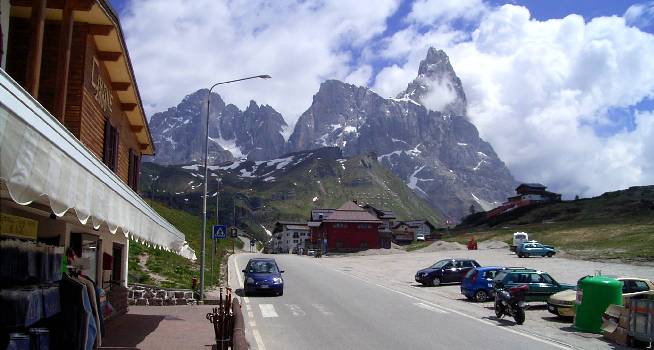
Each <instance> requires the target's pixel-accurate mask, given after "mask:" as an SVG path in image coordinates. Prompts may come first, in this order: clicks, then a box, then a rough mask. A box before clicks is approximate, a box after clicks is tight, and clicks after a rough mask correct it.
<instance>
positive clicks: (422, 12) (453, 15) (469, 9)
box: [408, 0, 488, 24]
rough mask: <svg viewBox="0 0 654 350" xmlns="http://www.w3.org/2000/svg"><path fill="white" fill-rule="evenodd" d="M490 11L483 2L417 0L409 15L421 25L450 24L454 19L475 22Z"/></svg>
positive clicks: (471, 0) (478, 0) (480, 0)
mask: <svg viewBox="0 0 654 350" xmlns="http://www.w3.org/2000/svg"><path fill="white" fill-rule="evenodd" d="M487 10H488V7H487V6H486V5H485V4H484V3H483V1H482V0H417V1H416V2H415V3H414V4H413V6H412V7H411V12H410V13H409V15H408V19H409V20H410V21H413V22H416V23H419V24H435V23H443V22H449V21H452V20H454V19H465V20H474V19H477V18H478V17H480V16H481V15H482V14H484V13H485V12H486V11H487Z"/></svg>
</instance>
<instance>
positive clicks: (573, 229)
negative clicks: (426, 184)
mask: <svg viewBox="0 0 654 350" xmlns="http://www.w3.org/2000/svg"><path fill="white" fill-rule="evenodd" d="M476 215H477V218H476V219H475V218H470V219H469V220H466V221H467V223H466V222H464V224H462V225H460V227H457V228H456V229H455V230H454V231H452V234H453V235H452V236H451V238H450V239H451V240H455V241H459V242H462V243H463V242H466V241H467V240H468V239H469V237H470V236H473V235H474V236H475V237H476V238H477V239H478V240H485V239H497V240H502V241H506V242H507V243H508V242H510V241H511V240H512V237H513V233H514V232H516V231H525V232H528V233H530V238H533V239H536V240H539V241H541V242H543V243H546V244H551V245H554V246H556V247H557V248H561V249H563V250H565V252H566V253H567V254H570V255H573V256H577V257H581V258H586V259H603V260H604V259H619V260H624V261H654V186H642V187H632V188H629V189H627V190H623V191H616V192H608V193H605V194H603V195H601V196H598V197H595V198H587V199H579V200H575V201H566V202H560V203H551V204H544V205H540V206H533V207H529V208H523V209H521V210H515V211H514V212H512V213H510V215H505V216H503V217H500V218H499V219H498V220H494V221H492V222H485V221H483V220H481V219H480V217H481V214H476Z"/></svg>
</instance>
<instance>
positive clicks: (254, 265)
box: [247, 261, 279, 273]
mask: <svg viewBox="0 0 654 350" xmlns="http://www.w3.org/2000/svg"><path fill="white" fill-rule="evenodd" d="M247 270H248V272H250V273H278V272H279V270H278V269H277V264H275V263H274V262H271V261H251V262H250V264H249V266H248V268H247Z"/></svg>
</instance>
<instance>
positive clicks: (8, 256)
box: [0, 239, 64, 285]
mask: <svg viewBox="0 0 654 350" xmlns="http://www.w3.org/2000/svg"><path fill="white" fill-rule="evenodd" d="M63 253H64V249H63V248H62V247H54V246H49V245H47V244H42V243H38V242H31V241H21V240H17V239H7V240H0V283H1V284H2V285H15V284H32V283H34V284H36V283H50V282H55V281H58V280H60V279H61V256H62V255H63Z"/></svg>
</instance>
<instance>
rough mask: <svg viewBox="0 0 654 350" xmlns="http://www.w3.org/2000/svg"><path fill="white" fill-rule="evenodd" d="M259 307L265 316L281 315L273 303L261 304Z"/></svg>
mask: <svg viewBox="0 0 654 350" xmlns="http://www.w3.org/2000/svg"><path fill="white" fill-rule="evenodd" d="M259 309H261V315H262V316H263V317H265V318H267V317H279V315H277V311H275V306H274V305H273V304H259Z"/></svg>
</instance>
